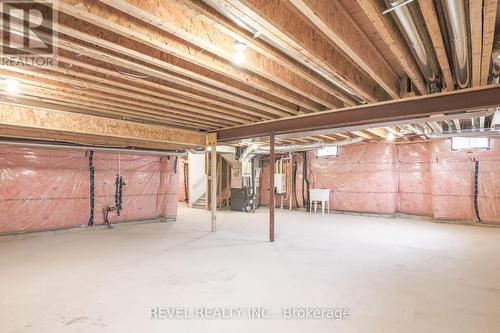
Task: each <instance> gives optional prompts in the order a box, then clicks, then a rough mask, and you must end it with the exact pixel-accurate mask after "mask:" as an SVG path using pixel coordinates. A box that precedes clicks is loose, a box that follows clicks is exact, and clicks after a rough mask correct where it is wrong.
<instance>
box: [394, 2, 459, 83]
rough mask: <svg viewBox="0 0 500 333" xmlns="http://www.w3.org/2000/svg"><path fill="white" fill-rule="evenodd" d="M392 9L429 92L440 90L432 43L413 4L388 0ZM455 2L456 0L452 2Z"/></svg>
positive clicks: (437, 67)
mask: <svg viewBox="0 0 500 333" xmlns="http://www.w3.org/2000/svg"><path fill="white" fill-rule="evenodd" d="M388 1H389V5H390V6H391V7H392V8H391V9H390V12H391V13H392V14H393V15H394V16H395V18H396V19H397V21H398V22H399V25H400V26H401V28H402V30H403V32H404V34H405V36H406V38H407V40H408V42H409V43H410V45H411V49H412V51H413V53H414V55H415V57H416V59H417V62H418V65H419V67H420V70H421V71H422V74H423V75H424V77H425V79H426V80H427V83H428V85H429V90H430V92H438V91H440V90H441V82H440V75H439V72H440V71H439V66H438V65H437V63H436V59H435V57H434V50H433V48H432V43H431V41H430V40H429V37H428V36H427V31H426V30H425V25H424V23H423V20H422V17H421V15H420V12H419V10H418V7H417V5H416V3H415V2H410V3H408V2H407V1H404V0H388ZM452 1H456V0H452Z"/></svg>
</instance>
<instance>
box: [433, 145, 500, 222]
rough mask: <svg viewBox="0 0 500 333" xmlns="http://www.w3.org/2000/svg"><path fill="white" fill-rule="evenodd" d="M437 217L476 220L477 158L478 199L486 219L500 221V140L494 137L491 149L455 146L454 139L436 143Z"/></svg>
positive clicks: (434, 209)
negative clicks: (476, 166) (476, 171)
mask: <svg viewBox="0 0 500 333" xmlns="http://www.w3.org/2000/svg"><path fill="white" fill-rule="evenodd" d="M431 159H432V181H431V184H432V209H433V217H434V218H436V219H444V220H467V221H469V220H476V219H477V218H476V214H475V210H474V161H479V183H478V185H479V186H478V191H479V195H478V202H479V213H480V217H481V219H482V220H483V221H485V222H500V139H498V138H492V139H490V149H489V150H470V151H468V150H459V151H453V150H452V149H451V141H450V140H441V141H434V142H432V157H431Z"/></svg>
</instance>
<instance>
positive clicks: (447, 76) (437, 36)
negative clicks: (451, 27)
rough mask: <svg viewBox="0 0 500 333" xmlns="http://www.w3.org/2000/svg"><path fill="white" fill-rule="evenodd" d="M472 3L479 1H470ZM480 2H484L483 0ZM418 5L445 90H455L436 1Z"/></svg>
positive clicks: (430, 0) (422, 0) (425, 0)
mask: <svg viewBox="0 0 500 333" xmlns="http://www.w3.org/2000/svg"><path fill="white" fill-rule="evenodd" d="M470 1H471V2H472V1H477V0H470ZM479 1H481V2H482V0H479ZM418 4H419V5H420V10H421V12H422V15H423V17H424V21H425V25H426V26H427V31H428V32H429V35H430V37H431V41H432V45H433V46H434V51H435V52H436V57H437V60H438V63H439V67H441V73H442V74H443V83H444V85H445V87H444V90H453V89H454V88H455V84H454V82H453V76H452V74H451V69H450V63H449V61H448V56H447V54H446V47H445V45H444V40H443V34H442V31H441V27H440V25H439V21H438V18H437V14H436V10H435V8H434V1H433V0H419V1H418ZM471 8H472V7H471ZM471 23H472V19H471ZM473 49H474V47H473Z"/></svg>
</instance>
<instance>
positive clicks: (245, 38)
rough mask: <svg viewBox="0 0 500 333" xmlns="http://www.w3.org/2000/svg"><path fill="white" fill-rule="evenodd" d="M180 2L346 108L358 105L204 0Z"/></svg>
mask: <svg viewBox="0 0 500 333" xmlns="http://www.w3.org/2000/svg"><path fill="white" fill-rule="evenodd" d="M178 1H181V2H182V3H183V4H184V5H185V6H187V7H189V8H190V9H191V10H193V11H194V12H196V13H197V15H198V16H200V18H202V19H204V20H205V21H206V22H207V24H209V25H212V26H214V27H216V28H217V29H218V30H220V31H222V32H224V33H226V34H228V35H230V36H233V37H234V38H235V39H239V40H241V41H242V42H243V43H245V44H246V45H247V46H248V47H249V48H250V49H253V50H255V52H257V53H259V54H262V55H264V56H266V57H267V58H269V59H271V60H272V61H274V62H276V63H278V64H280V65H281V66H283V67H285V68H287V69H288V70H290V71H292V72H294V73H295V74H296V75H298V76H300V77H303V78H304V79H306V80H307V81H309V82H311V83H314V84H315V85H316V86H318V87H320V88H321V89H323V90H324V91H326V92H328V93H329V94H331V95H333V96H335V97H337V98H338V99H339V100H341V101H342V102H343V103H344V104H345V105H346V106H352V105H355V104H357V103H356V101H355V100H353V99H352V98H351V97H350V96H347V95H345V92H343V91H341V90H340V89H339V88H338V87H336V86H335V85H333V84H332V83H331V82H329V81H328V80H326V79H325V78H324V77H322V76H320V75H319V74H318V73H316V72H314V71H313V70H311V69H310V68H307V67H306V66H304V65H302V64H300V63H298V62H296V61H294V60H293V59H291V58H290V57H286V56H283V53H281V52H280V51H279V50H277V49H275V48H273V47H272V46H271V45H269V44H267V43H266V42H265V41H264V40H262V39H261V38H259V36H258V35H257V36H256V35H254V34H253V33H251V32H250V31H248V30H246V29H245V28H243V27H241V26H240V25H238V24H237V23H235V22H233V21H231V20H230V19H229V18H227V17H225V16H224V15H222V14H221V13H219V12H217V11H216V10H215V9H213V8H212V7H210V6H208V5H207V4H206V3H204V2H203V0H178Z"/></svg>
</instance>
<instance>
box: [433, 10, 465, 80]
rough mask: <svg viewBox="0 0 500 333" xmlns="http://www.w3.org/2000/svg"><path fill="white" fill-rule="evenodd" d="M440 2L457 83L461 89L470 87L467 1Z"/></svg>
mask: <svg viewBox="0 0 500 333" xmlns="http://www.w3.org/2000/svg"><path fill="white" fill-rule="evenodd" d="M440 2H441V6H442V8H443V13H444V17H445V21H446V29H447V30H448V38H449V40H450V44H451V51H452V58H453V70H454V74H455V79H456V83H457V86H458V88H460V89H463V88H468V87H469V85H470V81H471V68H470V67H471V66H470V63H471V60H470V58H471V55H470V47H469V29H468V25H467V10H466V6H465V1H464V0H442V1H440Z"/></svg>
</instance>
